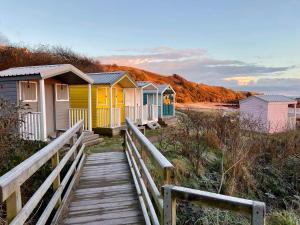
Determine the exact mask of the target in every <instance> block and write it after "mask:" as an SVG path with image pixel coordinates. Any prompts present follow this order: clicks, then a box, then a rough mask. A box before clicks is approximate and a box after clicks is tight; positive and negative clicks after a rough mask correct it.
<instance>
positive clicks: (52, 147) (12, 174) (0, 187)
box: [0, 121, 83, 202]
mask: <svg viewBox="0 0 300 225" xmlns="http://www.w3.org/2000/svg"><path fill="white" fill-rule="evenodd" d="M82 123H83V121H80V122H78V123H77V124H76V125H75V126H74V127H72V128H70V129H69V130H67V131H66V132H65V133H64V134H63V135H61V136H60V137H58V138H57V139H55V140H54V141H53V142H51V143H50V144H49V145H47V146H46V147H44V148H43V149H41V150H40V151H38V152H37V153H35V154H34V155H32V156H31V157H29V158H28V159H27V160H25V161H23V162H22V163H20V164H19V165H18V166H16V167H15V168H13V169H12V170H10V171H9V172H7V173H6V174H4V175H3V176H2V177H0V201H1V202H4V201H5V200H6V199H7V198H8V197H9V196H10V195H11V194H12V193H13V192H15V191H16V190H17V189H18V188H19V187H20V185H22V184H23V183H24V182H25V181H26V180H27V179H28V178H29V177H31V176H32V175H33V174H34V173H35V172H36V171H37V170H38V169H40V168H41V167H42V166H43V165H44V164H45V163H46V162H47V161H48V160H49V159H50V158H51V157H52V156H53V155H54V154H55V153H56V152H58V151H59V150H60V149H61V148H62V147H63V146H64V145H65V144H66V143H68V142H69V139H70V137H72V136H73V135H74V134H75V133H76V132H78V129H79V128H80V127H81V126H82Z"/></svg>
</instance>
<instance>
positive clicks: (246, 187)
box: [150, 111, 300, 225]
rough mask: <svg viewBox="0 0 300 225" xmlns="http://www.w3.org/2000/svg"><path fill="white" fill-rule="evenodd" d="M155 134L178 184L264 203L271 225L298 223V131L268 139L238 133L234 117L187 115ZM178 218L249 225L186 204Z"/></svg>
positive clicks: (182, 221) (239, 218)
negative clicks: (175, 123)
mask: <svg viewBox="0 0 300 225" xmlns="http://www.w3.org/2000/svg"><path fill="white" fill-rule="evenodd" d="M245 123H247V121H245ZM244 125H245V124H244ZM246 126H247V127H248V128H249V127H251V126H252V127H254V126H258V124H254V123H250V121H248V123H247V124H246ZM155 132H157V131H155ZM156 135H157V139H156V142H155V145H156V146H157V147H158V148H159V149H160V150H161V152H162V153H163V154H164V155H165V156H166V157H167V158H168V159H169V160H170V161H171V162H172V164H173V165H174V166H175V172H176V183H177V184H178V185H182V186H186V187H191V188H195V189H200V190H205V191H211V192H215V193H220V194H227V195H232V196H236V197H243V198H249V199H254V200H259V201H263V202H266V205H267V212H268V219H267V221H268V224H271V225H277V224H295V225H296V224H297V223H299V222H300V221H299V220H300V218H299V215H300V197H299V196H300V186H299V171H300V130H299V129H298V130H296V131H288V132H285V133H280V134H273V135H267V134H261V133H256V132H251V131H249V130H245V129H242V128H241V124H240V122H239V118H238V116H237V115H235V114H232V115H222V114H221V113H200V112H191V111H187V112H186V114H185V115H183V116H180V117H179V123H178V126H177V127H176V128H174V127H172V128H164V129H162V130H161V132H160V133H157V134H156ZM150 139H154V138H153V135H150ZM150 169H151V167H150ZM152 169H155V168H152ZM152 174H154V175H155V172H154V171H152ZM158 179H159V177H158ZM178 216H179V221H178V222H179V223H180V224H249V219H246V218H245V217H243V216H237V215H235V214H232V213H229V212H223V211H219V210H216V209H205V208H200V207H198V206H194V205H191V204H188V203H185V202H181V203H179V206H178Z"/></svg>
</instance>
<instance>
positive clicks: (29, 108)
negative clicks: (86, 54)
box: [0, 64, 93, 141]
mask: <svg viewBox="0 0 300 225" xmlns="http://www.w3.org/2000/svg"><path fill="white" fill-rule="evenodd" d="M91 83H93V79H92V78H90V77H89V76H87V75H86V74H85V73H83V72H81V71H80V70H79V69H77V68H76V67H74V66H72V65H70V64H58V65H41V66H28V67H15V68H10V69H7V70H3V71H0V97H3V98H7V99H10V100H11V101H14V102H17V103H18V102H21V104H22V105H26V109H24V110H22V112H21V115H20V117H21V119H22V120H23V123H22V125H21V127H20V132H21V134H22V137H24V138H26V139H30V140H43V141H46V140H47V139H48V138H49V137H56V134H57V132H62V131H65V130H66V129H68V128H69V127H70V124H69V108H70V102H69V88H70V85H73V84H76V85H77V84H85V85H86V86H88V87H90V86H91ZM89 90H90V88H87V89H86V90H85V93H84V96H85V98H86V99H85V100H86V102H90V100H91V98H90V94H88V93H90V92H89ZM90 109H91V108H90V107H87V110H86V114H87V115H90V113H91V110H90ZM90 118H91V116H90ZM85 128H86V129H90V130H91V129H92V128H91V123H89V121H88V120H87V121H86V123H85Z"/></svg>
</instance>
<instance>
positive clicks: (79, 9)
mask: <svg viewBox="0 0 300 225" xmlns="http://www.w3.org/2000/svg"><path fill="white" fill-rule="evenodd" d="M171 3H172V4H171ZM57 5H59V6H60V7H57ZM299 6H300V2H298V1H294V0H290V1H286V2H280V1H278V2H276V3H275V4H274V1H270V0H268V1H264V2H261V1H259V0H255V1H250V0H249V1H243V2H239V1H233V0H230V1H226V3H225V2H216V1H212V2H209V3H208V2H199V1H190V2H189V4H187V3H184V2H181V1H172V2H171V1H165V2H159V1H152V2H147V3H140V2H139V1H129V2H118V1H116V0H114V1H109V2H99V1H89V3H88V4H87V3H86V2H84V1H80V0H76V1H72V2H58V1H57V0H55V1H51V2H44V3H43V4H42V3H41V2H39V1H36V0H34V1H26V3H25V2H17V1H14V0H13V1H3V2H2V4H1V9H0V13H1V16H0V28H1V29H0V44H6V45H9V44H18V45H24V44H25V45H28V46H31V47H35V46H38V45H40V44H47V45H48V44H49V45H51V46H64V47H67V48H70V49H72V50H74V51H75V52H78V53H80V54H84V55H86V56H89V57H93V58H95V59H99V60H100V61H101V63H103V64H113V63H116V64H118V65H124V66H132V67H136V68H140V69H145V70H148V71H152V72H155V73H159V74H164V75H172V74H179V75H181V76H183V77H184V78H186V79H188V80H190V81H193V82H197V83H205V84H209V85H217V86H224V87H227V88H232V89H234V90H244V91H257V92H263V93H265V94H284V95H289V96H299V95H300V89H299V86H300V75H299V72H300V69H299V59H300V46H299V44H298V40H299V37H300V28H299V26H298V23H299V21H300V15H299V14H298V10H297V9H298V8H299ZM11 9H13V10H14V13H11V12H10V11H11ZM74 15H76V16H74Z"/></svg>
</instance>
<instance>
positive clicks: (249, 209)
mask: <svg viewBox="0 0 300 225" xmlns="http://www.w3.org/2000/svg"><path fill="white" fill-rule="evenodd" d="M163 188H164V209H165V210H164V222H165V224H169V225H175V224H176V199H180V200H186V201H189V202H194V203H197V204H199V205H206V206H210V207H215V208H219V209H224V210H230V211H235V212H238V213H242V214H246V215H249V216H250V217H251V224H252V225H263V224H264V216H265V211H266V205H265V203H263V202H259V201H252V200H248V199H243V198H236V197H232V196H227V195H221V194H216V193H212V192H206V191H200V190H195V189H191V188H185V187H179V186H172V185H165V186H164V187H163Z"/></svg>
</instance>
